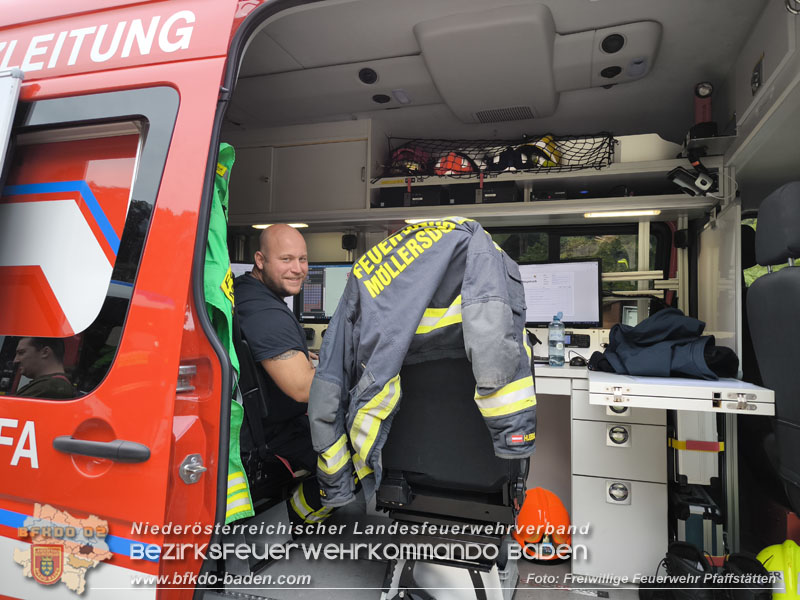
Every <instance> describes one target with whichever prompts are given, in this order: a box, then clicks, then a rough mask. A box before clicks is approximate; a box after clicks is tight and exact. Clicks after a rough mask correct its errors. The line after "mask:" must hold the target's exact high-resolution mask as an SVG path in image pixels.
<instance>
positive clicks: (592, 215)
mask: <svg viewBox="0 0 800 600" xmlns="http://www.w3.org/2000/svg"><path fill="white" fill-rule="evenodd" d="M660 214H661V211H660V210H610V211H606V212H588V213H583V217H584V218H585V219H604V218H607V217H651V216H653V217H654V216H656V215H660Z"/></svg>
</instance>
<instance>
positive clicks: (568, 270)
mask: <svg viewBox="0 0 800 600" xmlns="http://www.w3.org/2000/svg"><path fill="white" fill-rule="evenodd" d="M519 271H520V274H521V275H522V285H523V287H524V289H525V304H526V305H527V306H528V311H527V315H526V318H525V320H526V322H527V324H528V325H529V326H533V327H545V326H547V324H548V323H550V322H551V321H552V320H553V315H556V314H558V313H559V312H562V313H563V314H564V316H563V317H562V319H561V320H562V322H563V323H564V324H565V325H567V326H569V327H600V322H601V314H602V312H601V302H602V288H601V283H600V277H601V274H602V268H601V264H600V259H584V260H575V261H564V262H557V263H531V264H521V265H520V266H519Z"/></svg>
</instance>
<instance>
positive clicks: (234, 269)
mask: <svg viewBox="0 0 800 600" xmlns="http://www.w3.org/2000/svg"><path fill="white" fill-rule="evenodd" d="M252 270H253V263H231V273H233V276H234V277H238V276H239V275H242V274H243V273H247V272H249V271H252ZM295 298H296V296H286V298H284V299H283V301H284V302H286V306H288V307H289V310H291V311H292V312H293V313H294V314H297V311H296V310H295Z"/></svg>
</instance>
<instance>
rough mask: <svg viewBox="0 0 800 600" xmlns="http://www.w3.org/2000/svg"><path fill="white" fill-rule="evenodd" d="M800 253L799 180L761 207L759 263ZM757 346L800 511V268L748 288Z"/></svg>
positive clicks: (783, 470)
mask: <svg viewBox="0 0 800 600" xmlns="http://www.w3.org/2000/svg"><path fill="white" fill-rule="evenodd" d="M798 257H800V181H799V182H792V183H789V184H786V185H784V186H783V187H781V188H779V189H777V190H776V191H775V192H773V193H772V194H770V195H769V196H768V197H767V198H766V199H765V200H764V201H763V202H762V203H761V206H760V207H759V211H758V228H757V230H756V260H757V261H758V264H760V265H763V266H767V265H778V264H781V263H786V262H787V261H790V262H793V259H795V258H798ZM747 314H748V320H749V323H750V333H751V336H752V338H753V347H754V348H755V353H756V356H757V358H758V367H759V370H760V371H761V376H762V379H763V382H764V385H765V386H766V387H768V388H770V389H772V390H774V391H775V434H776V439H777V446H778V465H777V467H778V473H779V475H780V477H781V479H782V480H783V482H784V485H785V487H786V493H787V496H788V497H789V502H790V504H791V505H792V509H793V510H794V511H795V512H797V513H799V514H800V365H799V364H798V357H800V268H798V267H795V266H789V267H787V268H784V269H781V270H780V271H775V272H772V273H767V274H766V275H763V276H761V277H759V278H758V279H756V281H754V282H753V284H752V285H751V286H750V289H749V291H748V293H747Z"/></svg>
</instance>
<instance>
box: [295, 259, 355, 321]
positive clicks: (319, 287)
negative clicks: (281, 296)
mask: <svg viewBox="0 0 800 600" xmlns="http://www.w3.org/2000/svg"><path fill="white" fill-rule="evenodd" d="M352 266H353V264H352V263H349V262H348V263H346V262H341V263H339V262H336V263H333V262H331V263H308V276H307V277H306V280H305V283H304V284H303V290H302V291H301V292H300V293H299V294H298V295H297V302H298V312H297V315H298V317H299V318H300V322H301V323H327V322H328V321H330V319H331V316H333V311H335V310H336V307H337V306H338V305H339V299H340V298H341V297H342V294H343V293H344V287H345V285H347V278H348V277H350V269H351V268H352Z"/></svg>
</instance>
